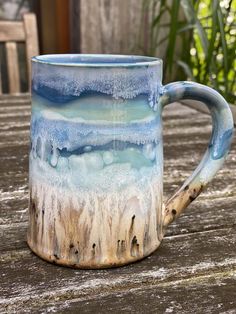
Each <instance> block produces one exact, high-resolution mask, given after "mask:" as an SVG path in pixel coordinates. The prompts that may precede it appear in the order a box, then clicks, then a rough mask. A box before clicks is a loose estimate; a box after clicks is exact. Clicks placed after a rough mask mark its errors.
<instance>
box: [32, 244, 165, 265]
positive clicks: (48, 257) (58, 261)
mask: <svg viewBox="0 0 236 314" xmlns="http://www.w3.org/2000/svg"><path fill="white" fill-rule="evenodd" d="M27 245H28V246H29V248H30V250H31V251H32V252H33V253H34V254H35V255H37V256H38V257H40V258H41V259H43V260H44V261H46V262H49V263H52V264H56V265H59V266H64V267H69V268H75V269H105V268H115V267H120V266H125V265H128V264H131V263H135V262H138V261H141V260H143V259H144V258H146V257H148V256H149V255H151V254H152V253H154V252H155V251H156V250H157V248H158V247H159V246H160V243H159V244H158V245H156V246H155V247H154V248H153V249H151V250H150V251H148V252H146V254H145V255H143V256H138V257H133V258H132V259H129V260H121V261H119V262H115V263H112V262H111V263H103V264H101V263H100V264H95V263H83V264H82V263H74V262H73V261H70V260H66V259H62V258H60V259H58V258H56V257H55V256H52V255H50V254H45V253H43V252H42V251H40V250H38V249H37V248H35V247H34V246H33V245H32V243H31V242H30V241H29V239H27Z"/></svg>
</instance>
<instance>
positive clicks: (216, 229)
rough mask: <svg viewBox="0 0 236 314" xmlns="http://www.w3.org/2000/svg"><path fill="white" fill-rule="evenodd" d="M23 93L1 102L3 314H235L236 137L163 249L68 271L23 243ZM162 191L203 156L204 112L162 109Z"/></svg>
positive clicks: (171, 229) (206, 120) (206, 135)
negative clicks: (123, 262)
mask: <svg viewBox="0 0 236 314" xmlns="http://www.w3.org/2000/svg"><path fill="white" fill-rule="evenodd" d="M29 119H30V102H29V98H28V97H23V96H22V97H11V98H8V97H2V98H0V134H1V136H0V176H1V181H0V199H1V209H0V239H1V241H0V312H1V313H14V312H15V311H16V312H18V313H50V312H56V313H110V312H111V313H181V314H184V313H188V314H189V313H204V314H205V313H236V141H235V140H234V143H233V145H232V150H231V154H230V156H229V157H228V160H227V162H226V164H225V166H224V168H223V169H222V170H221V171H220V172H219V174H218V175H217V177H216V178H215V179H214V181H213V182H212V184H211V185H210V187H209V188H208V190H206V192H204V193H203V194H202V195H201V196H200V197H199V198H198V199H197V200H196V201H195V202H194V203H193V204H191V206H190V207H189V209H188V210H187V212H186V213H185V214H184V215H183V216H181V217H180V218H179V219H178V220H177V222H176V223H174V224H172V225H171V226H170V227H169V229H168V232H167V234H166V236H165V238H164V241H163V242H162V245H161V247H160V248H159V249H158V250H157V251H156V252H155V253H154V254H153V255H151V256H150V257H148V258H146V259H144V260H142V261H141V262H137V263H135V264H132V265H129V266H125V267H121V268H116V269H110V270H97V271H93V270H74V269H68V268H64V267H59V266H55V265H52V264H49V263H46V262H44V261H42V260H41V259H40V258H38V257H37V256H35V255H34V254H33V253H31V252H30V250H29V249H28V247H27V245H26V241H25V238H26V229H27V204H28V185H27V182H28V145H29ZM164 125H165V128H164V143H165V184H164V188H165V195H171V194H172V193H173V191H174V190H175V189H176V188H177V186H178V185H179V184H180V183H181V182H182V181H183V180H184V179H185V178H186V177H187V176H188V174H190V173H191V171H192V170H193V169H194V167H195V165H196V164H197V163H198V161H199V160H200V157H201V156H202V153H203V151H204V149H205V147H206V144H207V141H208V138H209V134H210V131H211V126H210V117H209V116H208V115H204V114H202V113H199V112H198V111H195V110H194V109H190V108H188V107H185V106H182V105H180V104H173V105H171V106H169V107H168V108H167V109H166V110H165V111H164Z"/></svg>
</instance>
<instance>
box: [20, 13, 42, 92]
mask: <svg viewBox="0 0 236 314" xmlns="http://www.w3.org/2000/svg"><path fill="white" fill-rule="evenodd" d="M23 19H24V27H25V34H26V57H27V66H28V78H29V90H30V86H31V58H32V57H33V56H36V55H38V54H39V47H38V32H37V24H36V18H35V15H34V14H32V13H28V14H25V15H24V17H23Z"/></svg>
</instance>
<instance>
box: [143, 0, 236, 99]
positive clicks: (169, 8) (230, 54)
mask: <svg viewBox="0 0 236 314" xmlns="http://www.w3.org/2000/svg"><path fill="white" fill-rule="evenodd" d="M147 11H149V12H151V21H150V31H149V40H148V47H146V48H145V50H146V51H145V53H146V54H148V55H152V56H155V55H156V51H157V48H158V47H159V46H160V45H166V51H165V55H164V65H165V66H164V80H165V79H166V78H170V77H172V79H179V80H182V79H190V80H193V81H197V82H199V83H202V84H206V85H208V86H211V87H213V88H215V89H216V90H218V91H219V92H220V93H221V94H222V95H223V96H224V97H225V98H226V99H227V100H228V101H229V102H231V103H235V102H236V59H235V52H236V20H235V19H236V1H235V0H234V1H233V0H221V1H219V0H195V1H193V0H172V1H169V0H143V14H145V12H147ZM166 21H168V22H166ZM163 32H165V33H166V36H164V37H162V36H161V34H162V33H163ZM177 43H178V44H179V43H180V48H179V53H178V54H176V45H177ZM176 67H178V69H177V71H176V75H175V77H174V78H173V75H172V73H173V71H174V69H176Z"/></svg>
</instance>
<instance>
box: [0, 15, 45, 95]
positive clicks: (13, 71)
mask: <svg viewBox="0 0 236 314" xmlns="http://www.w3.org/2000/svg"><path fill="white" fill-rule="evenodd" d="M0 42H4V43H5V47H6V63H7V64H6V65H7V72H8V84H9V93H10V94H18V93H20V74H19V62H18V51H17V43H19V42H25V51H26V66H27V76H28V82H29V83H28V91H30V81H31V58H32V57H33V56H35V55H38V53H39V47H38V33H37V25H36V17H35V14H33V13H26V14H24V15H23V20H22V21H14V22H13V21H0ZM0 74H1V73H0ZM0 94H2V81H1V76H0Z"/></svg>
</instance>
